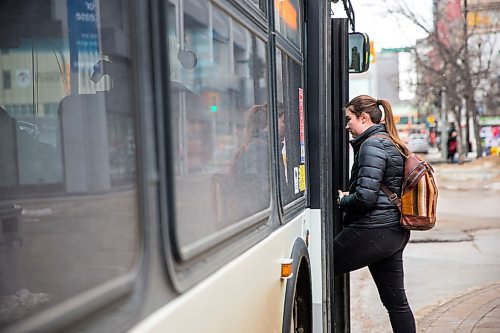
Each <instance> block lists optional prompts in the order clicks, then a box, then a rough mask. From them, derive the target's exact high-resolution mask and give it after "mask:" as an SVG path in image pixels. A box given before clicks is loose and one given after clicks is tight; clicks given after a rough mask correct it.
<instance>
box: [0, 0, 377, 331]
mask: <svg viewBox="0 0 500 333" xmlns="http://www.w3.org/2000/svg"><path fill="white" fill-rule="evenodd" d="M344 8H345V10H346V12H345V13H343V14H344V15H343V16H347V18H340V17H333V18H332V13H331V4H330V2H329V1H320V0H309V1H302V0H279V1H271V0H147V1H146V0H145V1H127V0H18V1H2V2H1V3H0V26H1V27H2V29H0V71H1V79H0V170H1V172H0V223H1V229H0V230H1V234H0V330H1V331H2V332H134V333H142V332H214V333H215V332H217V333H220V332H344V331H346V330H348V329H349V287H348V286H349V281H348V276H342V277H337V278H334V276H333V271H332V267H333V266H332V263H333V260H334V253H333V250H332V239H333V237H334V235H335V234H336V233H337V232H338V231H339V230H340V228H341V215H340V212H339V211H338V208H337V206H336V205H335V204H334V201H335V193H336V191H337V189H340V188H346V182H347V173H348V151H347V140H348V138H347V133H346V131H345V130H344V125H345V120H344V115H343V111H342V106H343V105H344V104H345V103H346V102H347V99H348V78H349V72H360V71H363V70H366V68H367V67H366V66H367V63H368V61H367V59H366V54H367V52H366V50H367V47H366V46H367V45H368V44H367V38H366V35H361V34H357V35H356V34H352V36H353V43H354V41H355V40H356V38H357V42H356V43H359V44H357V45H356V48H355V50H356V54H354V56H353V53H352V52H351V50H352V49H354V47H352V48H351V47H350V45H349V31H353V30H354V12H353V10H352V6H351V4H350V2H349V1H347V0H346V1H344ZM351 64H354V65H352V66H351Z"/></svg>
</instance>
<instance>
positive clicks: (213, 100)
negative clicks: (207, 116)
mask: <svg viewBox="0 0 500 333" xmlns="http://www.w3.org/2000/svg"><path fill="white" fill-rule="evenodd" d="M208 101H209V104H208V105H209V107H210V111H211V112H212V113H215V112H217V110H218V109H219V94H218V93H212V94H210V95H209V98H208Z"/></svg>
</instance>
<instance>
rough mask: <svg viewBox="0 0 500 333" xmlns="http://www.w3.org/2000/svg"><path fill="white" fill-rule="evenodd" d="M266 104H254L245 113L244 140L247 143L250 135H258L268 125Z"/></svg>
mask: <svg viewBox="0 0 500 333" xmlns="http://www.w3.org/2000/svg"><path fill="white" fill-rule="evenodd" d="M268 124H269V120H268V112H267V105H266V104H263V105H254V106H252V107H251V108H250V109H249V110H248V111H247V113H246V115H245V125H246V127H245V141H244V144H248V142H250V140H251V139H252V137H254V136H259V135H261V134H262V132H263V131H264V130H265V129H266V128H267V127H268Z"/></svg>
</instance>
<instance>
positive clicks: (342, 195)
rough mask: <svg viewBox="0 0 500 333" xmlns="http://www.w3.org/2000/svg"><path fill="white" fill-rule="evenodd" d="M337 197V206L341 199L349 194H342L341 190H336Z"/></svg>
mask: <svg viewBox="0 0 500 333" xmlns="http://www.w3.org/2000/svg"><path fill="white" fill-rule="evenodd" d="M338 193H339V195H338V197H337V205H340V200H342V198H343V197H345V196H346V195H348V194H349V192H342V191H341V190H338Z"/></svg>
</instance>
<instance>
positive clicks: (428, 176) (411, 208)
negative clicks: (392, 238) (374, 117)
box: [371, 134, 438, 230]
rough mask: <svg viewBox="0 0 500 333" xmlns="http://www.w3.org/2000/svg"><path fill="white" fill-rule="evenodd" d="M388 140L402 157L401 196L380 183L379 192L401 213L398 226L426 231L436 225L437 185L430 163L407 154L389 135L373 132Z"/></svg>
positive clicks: (376, 135) (412, 154)
mask: <svg viewBox="0 0 500 333" xmlns="http://www.w3.org/2000/svg"><path fill="white" fill-rule="evenodd" d="M371 137H385V138H386V139H388V140H390V141H391V142H392V143H393V144H394V146H395V147H396V148H397V149H398V150H399V152H400V153H401V155H403V157H404V158H405V172H404V176H403V186H402V189H401V198H399V197H398V196H397V194H396V193H393V192H392V191H391V190H390V189H389V188H388V187H387V186H386V185H384V184H382V186H381V189H382V191H383V192H384V193H385V194H386V195H387V196H388V197H389V200H390V201H391V202H393V203H394V204H395V205H396V206H397V207H398V209H399V211H400V212H401V226H402V227H403V228H405V229H409V230H429V229H432V228H433V227H434V225H435V224H436V208H437V199H438V188H437V184H436V180H435V178H434V169H433V168H432V166H431V165H430V164H429V163H428V162H427V161H425V160H423V159H422V158H420V157H419V156H417V155H415V154H414V153H410V154H409V155H408V156H407V155H405V154H404V153H403V151H402V150H401V149H400V148H399V147H398V145H397V144H396V143H395V142H394V141H393V140H392V139H391V137H390V136H389V135H385V134H375V135H372V136H371Z"/></svg>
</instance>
